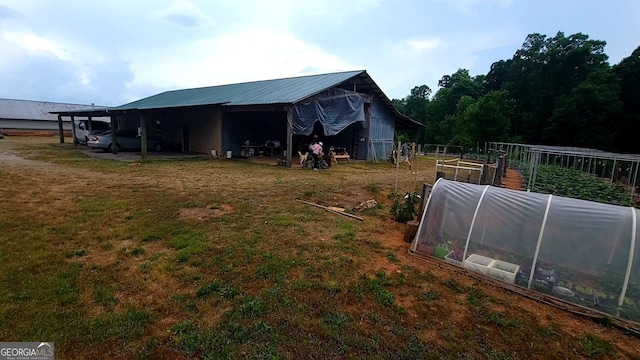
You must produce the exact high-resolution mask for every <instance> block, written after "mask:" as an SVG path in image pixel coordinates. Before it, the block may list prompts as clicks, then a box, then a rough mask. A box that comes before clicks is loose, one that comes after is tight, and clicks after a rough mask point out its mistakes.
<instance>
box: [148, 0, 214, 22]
mask: <svg viewBox="0 0 640 360" xmlns="http://www.w3.org/2000/svg"><path fill="white" fill-rule="evenodd" d="M158 16H159V17H160V18H162V19H164V20H167V21H169V22H171V23H173V24H176V25H178V26H181V27H185V28H199V27H202V26H204V25H207V24H209V23H211V22H212V20H211V19H210V18H209V17H208V16H207V15H205V13H204V12H202V10H200V8H199V7H198V6H197V5H195V4H194V3H192V2H189V1H186V0H174V1H173V3H172V4H171V5H170V6H169V7H168V8H166V9H164V10H162V11H160V12H159V13H158Z"/></svg>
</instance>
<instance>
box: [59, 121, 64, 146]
mask: <svg viewBox="0 0 640 360" xmlns="http://www.w3.org/2000/svg"><path fill="white" fill-rule="evenodd" d="M58 133H59V134H60V144H64V129H63V128H62V115H60V114H58Z"/></svg>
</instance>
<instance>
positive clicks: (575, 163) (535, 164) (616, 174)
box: [486, 142, 640, 203]
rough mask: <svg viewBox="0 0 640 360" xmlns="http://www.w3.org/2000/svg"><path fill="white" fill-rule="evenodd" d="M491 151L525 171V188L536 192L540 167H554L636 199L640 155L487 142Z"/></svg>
mask: <svg viewBox="0 0 640 360" xmlns="http://www.w3.org/2000/svg"><path fill="white" fill-rule="evenodd" d="M486 147H487V149H488V151H492V150H493V151H504V152H505V153H506V154H507V157H508V160H509V164H511V165H513V166H516V167H520V168H521V169H523V170H524V171H525V178H524V180H525V182H526V188H527V190H529V191H535V190H536V181H537V175H538V169H539V167H540V166H541V165H555V166H558V167H563V168H568V169H574V170H578V171H581V172H584V173H585V174H590V175H593V176H597V177H600V178H601V179H602V180H603V181H606V182H608V183H609V184H610V185H612V186H613V185H616V184H617V185H620V186H624V187H625V188H626V189H627V191H628V192H629V202H630V203H633V202H634V200H635V196H636V195H637V193H638V192H637V189H636V184H637V180H638V169H639V168H640V155H636V154H619V153H612V152H606V151H602V150H597V149H588V148H578V147H563V146H543V145H529V144H518V143H504V142H488V143H487V145H486Z"/></svg>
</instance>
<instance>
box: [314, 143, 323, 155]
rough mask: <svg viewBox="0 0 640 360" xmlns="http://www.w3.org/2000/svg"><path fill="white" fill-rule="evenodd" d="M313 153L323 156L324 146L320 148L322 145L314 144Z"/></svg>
mask: <svg viewBox="0 0 640 360" xmlns="http://www.w3.org/2000/svg"><path fill="white" fill-rule="evenodd" d="M311 151H312V152H313V153H314V154H316V155H320V154H322V146H320V144H313V145H311Z"/></svg>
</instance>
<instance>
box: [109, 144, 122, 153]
mask: <svg viewBox="0 0 640 360" xmlns="http://www.w3.org/2000/svg"><path fill="white" fill-rule="evenodd" d="M107 152H113V147H112V146H111V144H109V146H107ZM116 152H120V145H118V144H116Z"/></svg>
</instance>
